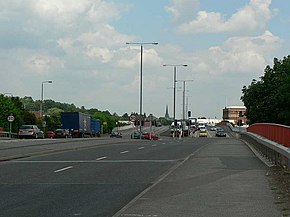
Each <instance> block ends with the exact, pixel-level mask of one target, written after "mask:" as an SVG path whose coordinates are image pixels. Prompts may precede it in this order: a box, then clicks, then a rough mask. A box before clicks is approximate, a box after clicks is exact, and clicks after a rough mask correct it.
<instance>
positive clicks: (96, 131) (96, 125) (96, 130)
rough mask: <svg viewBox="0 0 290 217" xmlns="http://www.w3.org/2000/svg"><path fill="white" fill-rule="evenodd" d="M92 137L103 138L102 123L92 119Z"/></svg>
mask: <svg viewBox="0 0 290 217" xmlns="http://www.w3.org/2000/svg"><path fill="white" fill-rule="evenodd" d="M91 131H92V136H98V137H99V136H101V122H100V120H98V119H93V118H91Z"/></svg>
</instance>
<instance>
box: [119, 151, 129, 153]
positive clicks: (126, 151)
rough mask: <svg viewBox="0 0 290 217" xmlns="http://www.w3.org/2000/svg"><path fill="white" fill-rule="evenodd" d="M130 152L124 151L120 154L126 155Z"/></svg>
mask: <svg viewBox="0 0 290 217" xmlns="http://www.w3.org/2000/svg"><path fill="white" fill-rule="evenodd" d="M128 152H129V151H122V152H120V154H126V153H128Z"/></svg>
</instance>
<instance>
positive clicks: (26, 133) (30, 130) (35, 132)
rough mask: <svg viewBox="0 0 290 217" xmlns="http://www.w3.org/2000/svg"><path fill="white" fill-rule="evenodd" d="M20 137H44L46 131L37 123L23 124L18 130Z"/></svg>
mask: <svg viewBox="0 0 290 217" xmlns="http://www.w3.org/2000/svg"><path fill="white" fill-rule="evenodd" d="M18 138H19V139H23V138H35V139H38V138H41V139H44V133H43V131H41V130H40V129H39V128H38V126H36V125H22V126H21V127H20V128H19V131H18Z"/></svg>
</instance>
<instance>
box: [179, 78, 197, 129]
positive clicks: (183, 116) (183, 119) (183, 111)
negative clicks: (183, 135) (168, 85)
mask: <svg viewBox="0 0 290 217" xmlns="http://www.w3.org/2000/svg"><path fill="white" fill-rule="evenodd" d="M177 81H180V82H183V99H182V121H183V123H184V124H185V123H186V121H185V113H186V112H185V83H186V82H190V81H193V80H177ZM182 127H183V129H184V125H182Z"/></svg>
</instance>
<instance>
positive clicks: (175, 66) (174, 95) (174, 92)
mask: <svg viewBox="0 0 290 217" xmlns="http://www.w3.org/2000/svg"><path fill="white" fill-rule="evenodd" d="M163 66H172V67H173V69H174V70H173V122H174V127H173V129H174V130H173V137H175V101H176V99H175V98H176V81H177V80H176V68H177V67H179V66H183V67H187V64H164V65H163Z"/></svg>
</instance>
